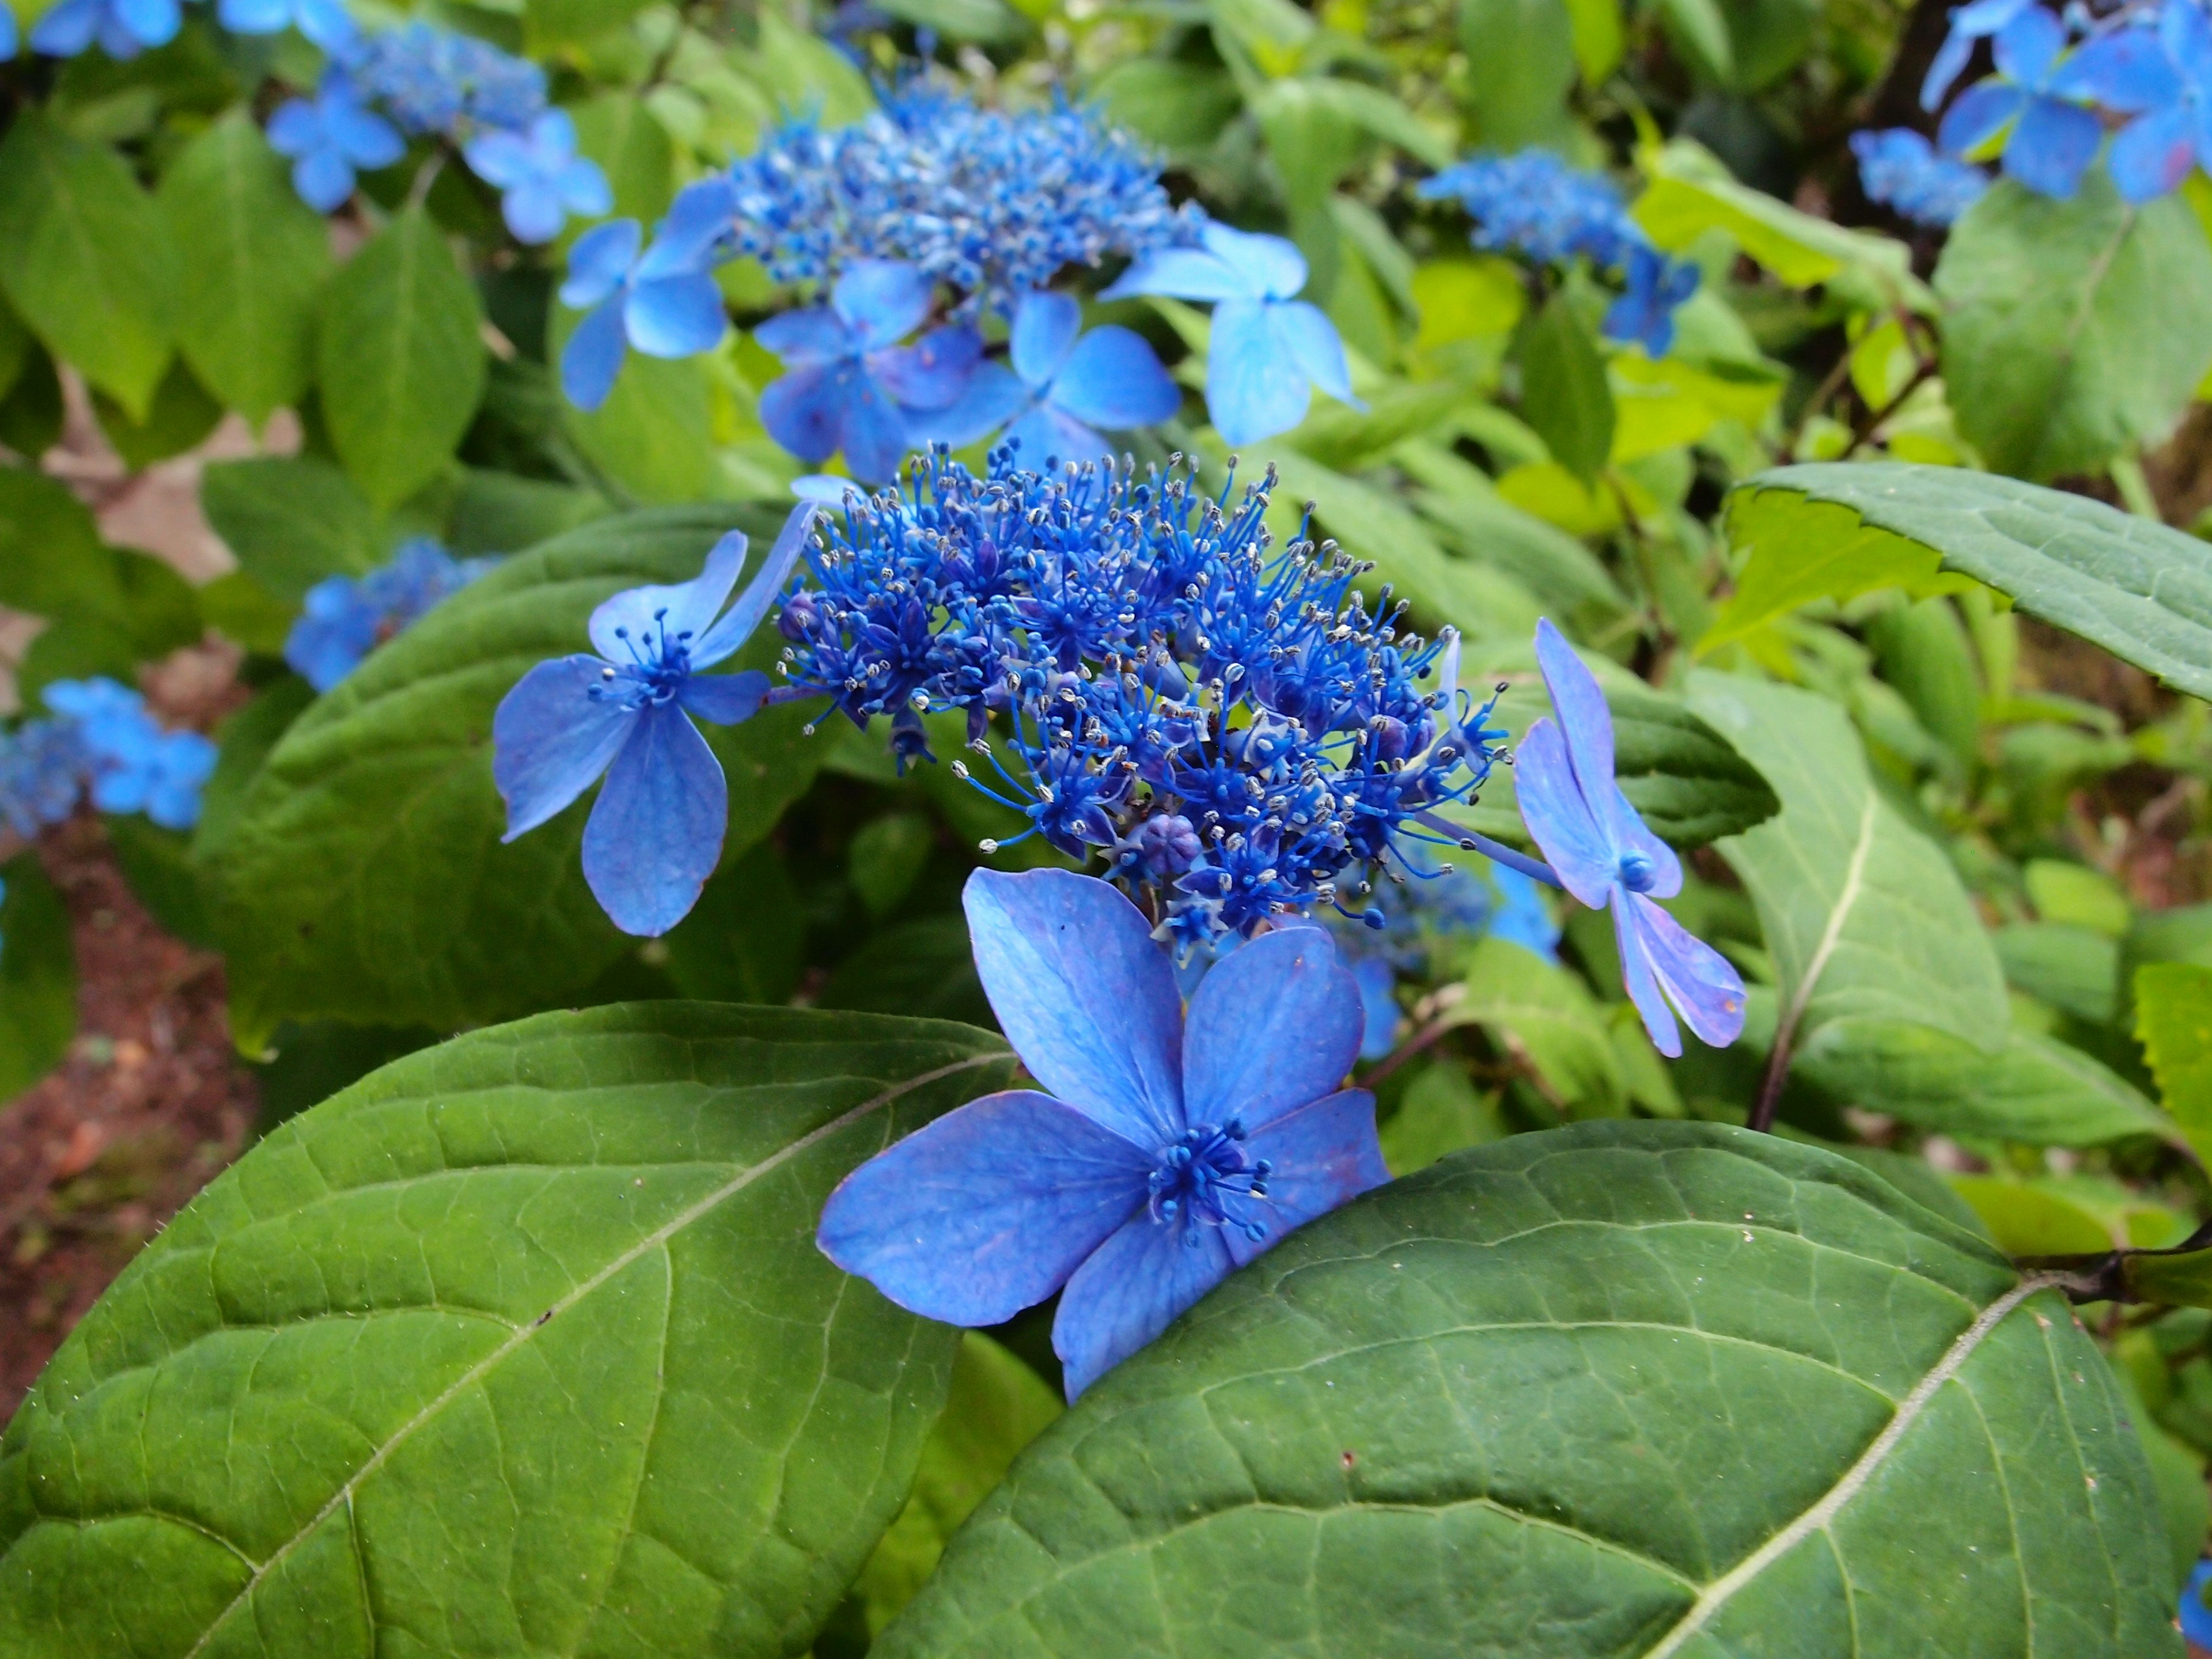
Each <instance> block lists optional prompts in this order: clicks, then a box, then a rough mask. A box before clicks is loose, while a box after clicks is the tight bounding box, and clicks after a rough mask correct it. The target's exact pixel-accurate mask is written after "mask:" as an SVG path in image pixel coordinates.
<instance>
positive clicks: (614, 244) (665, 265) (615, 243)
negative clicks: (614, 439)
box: [561, 178, 734, 410]
mask: <svg viewBox="0 0 2212 1659" xmlns="http://www.w3.org/2000/svg"><path fill="white" fill-rule="evenodd" d="M730 213H731V205H730V187H729V184H728V182H727V181H726V180H725V179H720V178H714V179H701V180H699V181H698V182H697V183H696V184H691V185H685V186H684V188H683V189H682V190H680V191H677V193H676V199H675V201H674V202H672V203H671V204H669V209H668V216H667V217H666V218H665V219H663V220H662V221H661V222H660V223H659V225H658V226H656V227H655V228H654V230H653V241H652V243H651V245H650V246H647V247H646V248H645V250H644V252H642V253H641V252H639V245H640V244H641V243H642V242H643V241H644V233H643V232H642V231H641V229H640V228H639V227H638V222H637V221H636V220H635V219H611V220H609V221H608V222H606V223H605V224H603V225H594V226H592V228H591V229H589V230H587V231H586V232H585V233H584V234H582V235H581V236H579V237H578V238H577V239H576V242H575V246H573V247H571V248H570V249H569V250H568V281H566V282H565V283H562V285H561V303H562V305H565V306H573V307H576V308H578V309H580V310H585V311H588V313H590V314H589V315H587V316H586V318H585V319H584V320H583V321H582V322H580V323H579V324H577V325H576V331H575V332H574V333H573V334H571V335H570V336H569V337H568V345H567V347H566V348H565V349H563V350H562V353H561V389H562V392H565V393H566V394H567V395H568V401H569V402H570V403H572V404H575V405H576V407H577V408H579V409H581V410H594V409H597V408H599V405H600V404H604V403H605V402H606V400H607V394H608V393H610V392H612V391H613V390H614V385H615V376H616V375H617V374H620V373H621V372H622V365H623V356H625V355H626V353H627V352H628V349H629V347H631V346H635V347H636V348H637V349H639V350H640V351H642V352H643V353H645V354H646V356H648V357H690V356H696V354H697V353H699V352H702V351H712V350H713V349H714V348H715V347H716V346H717V345H720V343H721V341H722V336H723V334H724V332H725V331H726V330H727V328H728V326H729V321H728V319H727V318H726V317H725V316H724V315H723V314H722V291H721V289H719V288H717V287H715V286H714V277H713V276H711V275H709V274H708V273H709V272H711V271H712V270H713V269H714V266H715V265H716V264H718V263H720V260H721V259H722V258H726V255H727V252H728V249H729V246H730V239H731V237H732V235H733V234H734V231H733V228H732V222H731V217H730Z"/></svg>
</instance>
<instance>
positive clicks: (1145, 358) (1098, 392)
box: [1050, 323, 1182, 431]
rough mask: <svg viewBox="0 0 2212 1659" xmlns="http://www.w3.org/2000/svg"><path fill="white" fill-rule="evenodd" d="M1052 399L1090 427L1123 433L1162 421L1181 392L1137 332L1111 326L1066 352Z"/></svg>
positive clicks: (1097, 330) (1175, 405) (1173, 408)
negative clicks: (1129, 429)
mask: <svg viewBox="0 0 2212 1659" xmlns="http://www.w3.org/2000/svg"><path fill="white" fill-rule="evenodd" d="M1050 396H1051V401H1052V404H1053V405H1054V407H1055V408H1057V409H1059V410H1062V411H1063V412H1065V413H1066V414H1068V415H1072V416H1074V417H1075V418H1076V419H1077V420H1079V421H1081V422H1085V424H1086V425H1090V426H1104V427H1111V428H1114V429H1115V430H1116V431H1126V430H1127V429H1128V428H1132V427H1139V426H1151V425H1152V423H1153V422H1156V421H1164V420H1166V419H1167V418H1168V417H1169V416H1170V415H1173V414H1174V413H1175V412H1176V410H1178V409H1180V408H1181V407H1182V393H1181V392H1177V391H1176V383H1175V382H1174V381H1173V380H1170V379H1169V378H1168V372H1167V370H1165V369H1164V368H1161V367H1160V360H1159V359H1158V357H1157V356H1154V355H1153V354H1152V345H1151V343H1149V342H1147V341H1146V338H1145V337H1144V336H1143V335H1141V334H1138V333H1135V332H1133V331H1131V330H1128V329H1126V328H1121V327H1119V326H1117V325H1114V324H1112V323H1109V324H1107V325H1105V326H1104V327H1103V328H1094V329H1092V330H1091V332H1090V333H1088V334H1086V335H1085V336H1084V337H1082V338H1081V339H1080V340H1078V341H1077V342H1076V343H1075V345H1074V348H1073V349H1072V350H1070V351H1069V352H1067V353H1066V359H1065V361H1064V362H1062V363H1061V364H1060V370H1059V373H1058V374H1056V375H1054V377H1053V379H1052V392H1051V394H1050Z"/></svg>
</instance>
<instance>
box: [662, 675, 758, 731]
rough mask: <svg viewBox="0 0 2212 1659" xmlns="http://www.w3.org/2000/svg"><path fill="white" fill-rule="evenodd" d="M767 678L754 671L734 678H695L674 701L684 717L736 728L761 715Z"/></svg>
mask: <svg viewBox="0 0 2212 1659" xmlns="http://www.w3.org/2000/svg"><path fill="white" fill-rule="evenodd" d="M768 692H769V678H768V676H767V675H765V674H763V673H762V672H761V671H760V670H759V669H757V668H747V669H744V670H742V671H739V672H738V673H735V674H694V675H693V676H692V677H691V678H690V679H688V680H686V681H684V689H683V690H681V691H679V692H678V693H677V694H676V701H677V702H680V703H682V704H683V705H684V712H685V713H686V714H696V715H697V716H698V717H699V718H700V719H701V720H705V721H707V722H708V724H709V725H712V726H738V725H741V724H743V723H744V721H746V720H750V719H751V718H752V717H753V716H754V715H755V714H758V713H760V706H761V700H762V699H763V697H765V696H768Z"/></svg>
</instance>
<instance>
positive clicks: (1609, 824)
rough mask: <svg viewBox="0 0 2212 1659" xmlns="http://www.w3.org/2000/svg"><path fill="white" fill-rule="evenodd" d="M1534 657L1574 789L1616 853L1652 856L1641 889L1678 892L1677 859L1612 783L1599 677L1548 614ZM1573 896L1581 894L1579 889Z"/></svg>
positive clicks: (1608, 725) (1609, 730)
mask: <svg viewBox="0 0 2212 1659" xmlns="http://www.w3.org/2000/svg"><path fill="white" fill-rule="evenodd" d="M1536 661H1537V664H1538V665H1539V666H1541V668H1542V670H1543V671H1544V689H1545V690H1547V692H1549V693H1550V694H1551V698H1552V707H1553V708H1555V709H1557V710H1558V711H1559V726H1560V728H1561V730H1562V732H1563V733H1564V734H1565V738H1566V749H1567V755H1568V757H1569V759H1570V760H1571V763H1572V764H1573V767H1574V774H1575V784H1576V788H1577V793H1579V794H1580V795H1581V796H1582V798H1583V801H1584V802H1585V803H1586V804H1587V805H1589V809H1590V812H1591V815H1592V817H1594V818H1595V821H1596V823H1597V825H1598V830H1599V834H1600V835H1601V836H1602V837H1603V838H1604V841H1605V843H1606V845H1607V847H1608V848H1610V849H1611V850H1612V851H1613V854H1614V855H1615V856H1616V857H1618V856H1619V855H1620V854H1623V853H1629V852H1637V853H1641V854H1644V857H1645V858H1647V859H1649V860H1650V862H1651V866H1652V882H1651V885H1650V887H1649V888H1648V889H1646V890H1647V891H1650V892H1654V893H1657V894H1658V895H1659V896H1661V897H1662V898H1667V897H1671V896H1674V894H1676V893H1679V892H1680V891H1681V890H1682V865H1681V860H1679V859H1677V858H1676V857H1675V856H1674V849H1673V848H1670V847H1668V845H1667V843H1666V842H1662V841H1661V840H1660V839H1659V838H1658V837H1657V836H1655V835H1653V834H1652V833H1651V832H1650V829H1647V828H1645V827H1644V819H1643V818H1642V817H1641V816H1640V815H1638V812H1637V811H1636V809H1635V808H1634V807H1633V806H1631V805H1629V804H1628V799H1627V797H1626V796H1625V795H1623V794H1622V793H1620V784H1619V783H1618V782H1616V781H1614V763H1613V710H1612V709H1611V708H1608V707H1607V703H1606V701H1605V693H1604V692H1602V691H1601V690H1599V689H1598V684H1597V677H1596V676H1595V675H1594V674H1592V673H1591V672H1590V671H1589V669H1588V668H1586V667H1585V666H1583V660H1582V659H1581V658H1580V657H1577V655H1575V653H1574V647H1572V646H1571V645H1569V644H1568V643H1567V641H1566V640H1565V637H1564V636H1563V635H1561V634H1560V632H1559V629H1556V628H1554V627H1553V625H1552V619H1551V618H1550V617H1540V618H1539V619H1538V620H1537V623H1536ZM1575 896H1576V897H1577V898H1581V897H1582V895H1581V894H1580V893H1579V892H1577V894H1576V895H1575ZM1583 902H1585V903H1588V902H1589V901H1588V900H1584V901H1583Z"/></svg>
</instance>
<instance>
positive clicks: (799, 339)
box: [754, 259, 983, 483]
mask: <svg viewBox="0 0 2212 1659" xmlns="http://www.w3.org/2000/svg"><path fill="white" fill-rule="evenodd" d="M930 303H931V301H930V283H929V279H928V278H927V276H924V275H923V274H922V273H921V270H919V269H917V268H916V267H915V266H913V265H910V264H902V263H899V262H897V261H895V260H889V259H862V260H859V261H857V262H855V263H854V264H850V265H848V266H847V267H846V268H845V270H844V272H843V274H842V275H841V276H839V277H838V278H837V281H836V284H835V285H834V286H833V287H832V288H831V289H830V291H829V304H827V305H823V306H809V307H805V308H804V309H802V310H799V311H787V312H785V313H783V314H782V315H781V316H780V317H772V318H770V319H769V320H768V321H767V322H765V323H763V324H762V325H760V327H759V328H758V329H757V330H756V331H754V338H756V339H757V340H758V341H759V342H760V343H761V344H762V345H763V346H764V347H765V348H767V349H769V350H770V351H772V352H774V353H775V355H776V356H779V357H781V358H782V359H783V361H784V362H785V363H786V364H787V365H788V372H787V374H784V375H783V376H782V377H781V379H779V380H775V382H774V383H772V384H771V385H770V386H768V387H767V388H766V389H765V390H764V391H763V392H762V393H761V398H760V417H761V424H762V425H763V426H765V427H766V428H768V432H769V436H770V437H772V438H774V439H775V441H776V442H778V443H779V444H781V445H782V446H783V447H785V448H786V449H787V450H789V451H790V452H791V453H793V454H794V455H796V456H797V457H799V459H800V460H802V461H805V462H808V463H810V464H812V465H819V464H820V463H822V462H823V461H826V460H828V459H829V458H830V457H831V456H832V455H834V454H836V453H837V452H838V451H840V450H842V451H843V452H844V453H845V463H846V465H848V467H850V468H851V469H852V471H853V473H854V477H859V478H863V479H866V480H867V481H869V482H871V483H875V482H879V481H881V480H883V479H886V478H889V477H892V476H893V475H895V474H896V472H897V471H898V465H899V462H900V461H901V460H902V459H905V456H906V453H907V451H908V449H909V448H911V447H912V440H911V435H910V434H909V432H908V416H907V414H906V410H908V409H915V410H942V409H945V408H948V407H950V406H951V404H953V403H954V402H955V401H956V400H957V398H959V397H960V395H961V393H962V392H964V391H966V390H967V386H968V381H969V376H970V375H972V374H974V373H975V364H976V361H977V359H978V358H980V357H981V356H982V351H983V341H982V337H981V336H980V335H978V334H977V333H976V332H975V329H974V328H973V327H972V326H970V325H968V324H965V323H953V324H948V325H945V326H944V327H941V328H936V329H932V330H931V331H929V332H928V333H927V334H924V335H923V336H922V337H921V338H920V339H918V340H916V341H915V343H913V344H912V345H904V346H902V345H900V344H899V343H898V342H899V341H901V340H902V339H904V338H905V337H907V336H908V335H909V334H911V333H913V332H914V331H915V330H916V329H918V328H920V327H921V325H922V323H923V322H924V321H925V320H927V318H928V316H929V311H930Z"/></svg>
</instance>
